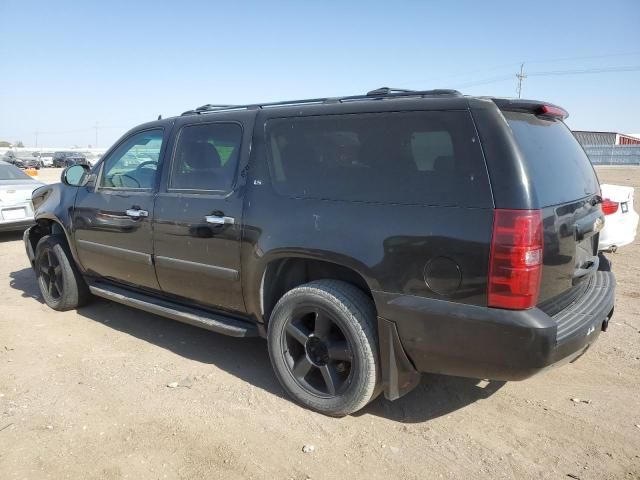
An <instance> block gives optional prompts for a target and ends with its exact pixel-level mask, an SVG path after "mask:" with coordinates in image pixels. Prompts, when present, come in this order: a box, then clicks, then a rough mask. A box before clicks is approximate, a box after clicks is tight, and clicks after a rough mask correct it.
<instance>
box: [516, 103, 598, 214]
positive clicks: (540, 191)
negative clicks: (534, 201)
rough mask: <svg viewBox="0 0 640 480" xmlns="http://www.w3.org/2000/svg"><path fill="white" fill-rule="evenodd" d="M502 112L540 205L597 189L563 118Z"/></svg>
mask: <svg viewBox="0 0 640 480" xmlns="http://www.w3.org/2000/svg"><path fill="white" fill-rule="evenodd" d="M504 116H505V117H506V119H507V122H508V123H509V126H510V127H511V130H512V131H513V134H514V135H515V138H516V141H517V142H518V145H519V147H520V151H521V152H522V154H523V155H524V157H525V160H526V162H527V165H528V167H529V172H530V174H531V176H532V179H531V181H532V183H533V185H534V186H535V189H536V193H537V196H538V201H539V202H540V206H541V207H546V206H550V205H557V204H560V203H566V202H570V201H573V200H577V199H579V198H584V197H586V196H588V195H593V194H594V193H597V192H598V179H597V177H596V174H595V172H594V170H593V167H592V166H591V162H590V161H589V158H588V157H587V155H586V154H585V153H584V150H583V149H582V147H581V146H580V144H579V143H578V141H577V140H576V139H575V137H574V136H573V134H572V133H571V131H570V130H569V128H567V126H566V125H565V124H564V123H563V122H561V121H559V120H551V119H545V118H541V117H537V116H535V115H532V114H529V113H520V112H504Z"/></svg>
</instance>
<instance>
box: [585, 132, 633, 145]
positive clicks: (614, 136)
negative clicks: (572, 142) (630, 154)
mask: <svg viewBox="0 0 640 480" xmlns="http://www.w3.org/2000/svg"><path fill="white" fill-rule="evenodd" d="M573 134H574V135H575V137H576V139H577V140H578V142H580V144H581V145H582V146H586V145H640V137H639V136H636V135H625V134H624V133H617V132H588V131H585V130H574V131H573Z"/></svg>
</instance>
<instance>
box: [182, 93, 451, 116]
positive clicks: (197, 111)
mask: <svg viewBox="0 0 640 480" xmlns="http://www.w3.org/2000/svg"><path fill="white" fill-rule="evenodd" d="M436 96H453V97H461V96H462V94H461V93H460V92H459V91H458V90H450V89H434V90H406V89H401V88H389V87H381V88H377V89H375V90H371V91H370V92H367V94H366V95H350V96H346V97H326V98H307V99H302V100H285V101H282V102H270V103H250V104H246V105H212V104H207V105H202V106H201V107H198V108H195V109H193V110H187V111H186V112H184V113H182V115H183V116H184V115H200V114H202V113H210V112H219V111H228V110H239V109H246V110H253V109H261V108H270V107H284V106H295V105H309V104H323V103H344V102H352V101H358V100H372V99H375V100H382V99H384V98H397V97H436Z"/></svg>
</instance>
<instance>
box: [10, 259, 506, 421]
mask: <svg viewBox="0 0 640 480" xmlns="http://www.w3.org/2000/svg"><path fill="white" fill-rule="evenodd" d="M10 278H11V280H10V286H11V287H12V288H14V289H15V290H17V291H19V292H21V294H22V296H23V297H24V298H31V299H34V300H37V301H39V302H41V303H43V300H42V297H41V295H40V292H39V289H38V286H37V283H36V278H35V274H34V273H33V270H32V269H30V268H25V269H23V270H19V271H16V272H12V273H11V274H10ZM51 314H52V315H55V312H53V311H52V312H51ZM78 314H79V315H81V316H83V317H85V318H87V319H89V320H92V321H95V322H100V323H102V324H103V325H105V326H108V327H110V328H113V329H114V330H118V331H120V332H123V333H126V334H128V335H132V336H134V337H136V338H139V339H141V340H144V341H146V342H149V343H152V344H153V345H156V346H158V347H160V348H165V349H167V350H170V351H172V352H174V353H176V354H177V355H180V356H182V357H185V358H189V359H192V360H196V361H198V362H202V363H208V364H213V365H216V366H217V367H219V368H222V369H224V370H225V371H227V372H229V373H230V374H232V375H235V376H236V377H238V378H241V379H242V380H244V381H246V382H249V383H250V384H252V385H254V386H256V387H260V388H262V389H264V390H266V391H268V392H270V393H272V394H274V395H277V396H279V397H281V398H287V399H288V397H287V395H286V392H284V390H283V389H282V387H281V386H280V384H279V383H278V381H277V379H276V378H275V376H274V374H273V372H272V370H271V364H270V361H269V354H268V351H267V344H266V342H265V341H264V340H263V339H260V338H248V339H240V338H233V337H226V336H223V335H218V334H216V333H213V332H208V331H206V330H202V329H199V328H196V327H192V326H190V325H185V324H182V323H179V322H176V321H173V320H168V319H165V318H163V317H159V316H156V315H152V314H148V313H146V312H142V311H139V310H136V309H133V308H130V307H125V306H124V305H120V304H117V303H114V302H109V301H106V300H102V299H96V300H95V301H94V302H93V303H91V304H90V305H87V306H86V307H82V308H80V309H78ZM484 383H485V384H484V386H483V385H482V383H481V382H478V380H472V379H465V378H455V377H445V376H440V375H423V377H422V382H421V384H420V385H419V386H418V387H417V388H416V389H415V390H413V391H412V392H410V393H409V394H407V395H405V396H404V397H402V398H400V399H398V400H396V401H394V402H390V401H388V400H386V399H385V398H384V397H383V396H382V395H381V396H380V397H378V398H377V399H376V400H375V401H373V402H372V403H371V404H369V405H368V406H366V407H365V408H364V409H363V410H361V411H360V412H358V413H356V414H355V415H356V416H361V415H375V416H379V417H384V418H387V419H390V420H394V421H398V422H404V423H417V422H424V421H428V420H431V419H433V418H437V417H440V416H442V415H447V414H449V413H451V412H453V411H455V410H458V409H461V408H464V407H465V406H467V405H469V404H472V403H474V402H476V401H478V400H482V399H485V398H488V397H489V396H491V395H492V394H493V393H495V392H496V391H497V390H499V389H500V388H501V387H502V386H503V385H504V382H489V383H486V382H484Z"/></svg>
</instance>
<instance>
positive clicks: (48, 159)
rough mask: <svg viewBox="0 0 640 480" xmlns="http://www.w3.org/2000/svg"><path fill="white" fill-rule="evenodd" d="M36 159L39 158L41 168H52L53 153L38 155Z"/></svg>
mask: <svg viewBox="0 0 640 480" xmlns="http://www.w3.org/2000/svg"><path fill="white" fill-rule="evenodd" d="M38 157H39V158H40V161H41V162H42V166H43V167H47V168H49V167H53V152H42V153H38Z"/></svg>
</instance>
